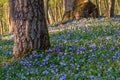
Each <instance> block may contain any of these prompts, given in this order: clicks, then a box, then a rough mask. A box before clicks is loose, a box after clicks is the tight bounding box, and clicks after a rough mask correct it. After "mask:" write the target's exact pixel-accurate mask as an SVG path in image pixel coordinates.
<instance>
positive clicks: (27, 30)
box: [9, 0, 50, 58]
mask: <svg viewBox="0 0 120 80" xmlns="http://www.w3.org/2000/svg"><path fill="white" fill-rule="evenodd" d="M9 4H10V21H11V22H12V25H11V26H12V27H13V28H14V32H13V34H14V48H13V57H14V58H18V57H22V56H24V55H26V54H27V52H29V51H32V50H36V49H38V50H45V49H48V48H49V47H50V41H49V35H48V29H47V25H46V20H45V13H44V2H43V0H9Z"/></svg>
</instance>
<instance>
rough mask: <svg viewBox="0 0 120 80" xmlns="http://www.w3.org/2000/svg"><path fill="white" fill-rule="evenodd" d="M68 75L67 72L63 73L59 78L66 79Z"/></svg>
mask: <svg viewBox="0 0 120 80" xmlns="http://www.w3.org/2000/svg"><path fill="white" fill-rule="evenodd" d="M66 77H67V75H66V74H65V73H61V74H60V78H59V80H65V78H66Z"/></svg>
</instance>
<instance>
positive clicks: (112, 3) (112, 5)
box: [108, 0, 115, 17]
mask: <svg viewBox="0 0 120 80" xmlns="http://www.w3.org/2000/svg"><path fill="white" fill-rule="evenodd" d="M114 8H115V0H109V15H108V17H113V16H114Z"/></svg>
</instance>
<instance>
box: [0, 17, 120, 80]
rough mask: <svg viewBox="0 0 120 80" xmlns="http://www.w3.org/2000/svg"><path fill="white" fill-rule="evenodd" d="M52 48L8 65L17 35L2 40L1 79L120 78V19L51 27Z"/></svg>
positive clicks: (69, 79) (7, 36) (61, 79)
mask: <svg viewBox="0 0 120 80" xmlns="http://www.w3.org/2000/svg"><path fill="white" fill-rule="evenodd" d="M49 33H50V41H51V48H50V49H49V50H46V51H44V52H41V51H33V52H32V54H31V55H29V56H27V57H24V58H22V59H20V60H17V61H14V62H12V63H11V64H9V65H8V64H7V63H6V61H7V60H8V59H10V58H11V55H12V48H13V36H12V35H5V36H3V37H2V39H1V40H0V80H120V19H119V18H111V19H106V18H99V19H81V20H79V21H73V22H70V23H67V24H65V25H60V26H58V27H49Z"/></svg>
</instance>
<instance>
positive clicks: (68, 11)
mask: <svg viewBox="0 0 120 80" xmlns="http://www.w3.org/2000/svg"><path fill="white" fill-rule="evenodd" d="M66 2H67V0H66ZM69 3H70V4H71V6H70V4H68V3H67V4H68V5H66V6H65V12H64V15H63V19H62V20H66V19H71V18H77V19H78V18H88V17H93V18H95V17H98V16H99V12H98V8H97V6H96V5H95V4H93V3H92V2H91V1H90V0H69Z"/></svg>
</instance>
